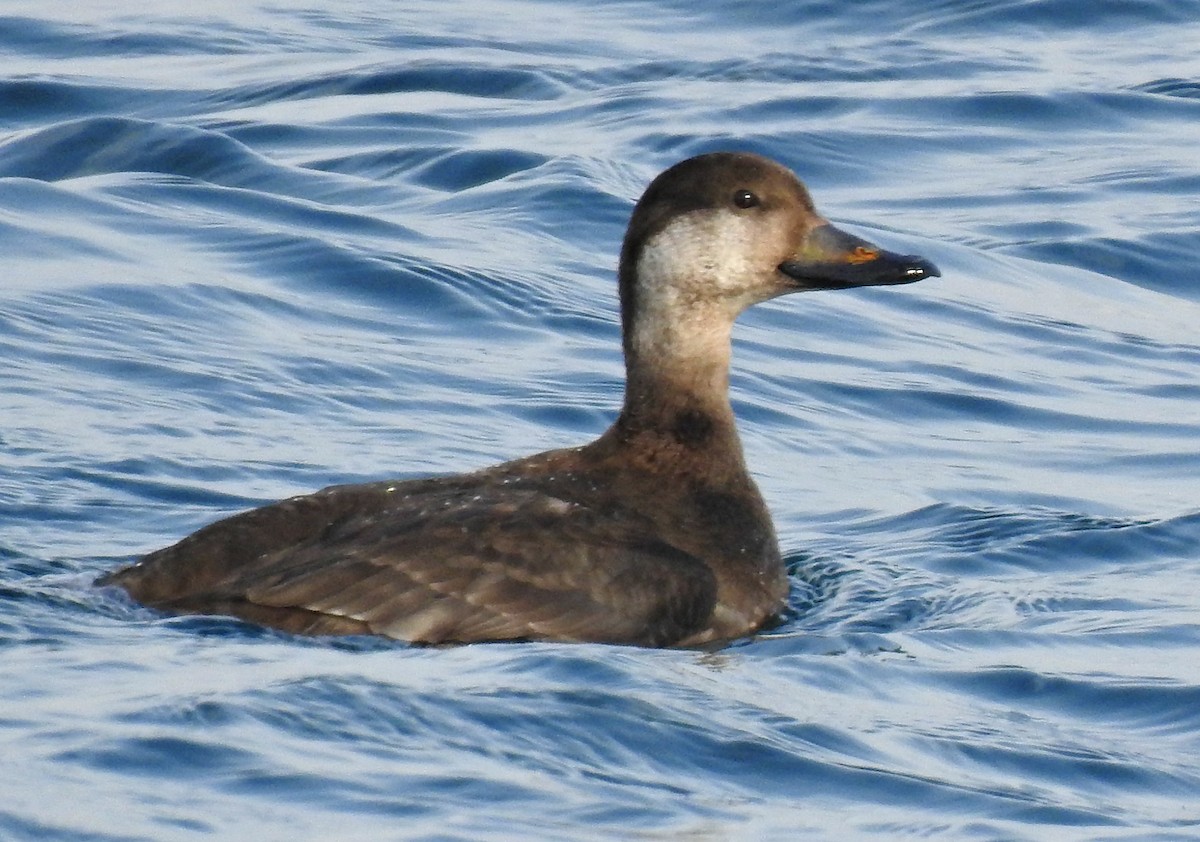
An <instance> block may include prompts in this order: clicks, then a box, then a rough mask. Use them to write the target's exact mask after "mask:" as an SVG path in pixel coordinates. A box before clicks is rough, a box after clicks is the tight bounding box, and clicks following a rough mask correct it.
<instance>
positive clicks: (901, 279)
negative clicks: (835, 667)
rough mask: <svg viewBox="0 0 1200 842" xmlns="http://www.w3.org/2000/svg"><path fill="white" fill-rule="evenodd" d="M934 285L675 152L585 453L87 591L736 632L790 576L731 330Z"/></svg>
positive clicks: (446, 482) (402, 494) (325, 626)
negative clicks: (828, 297) (749, 457)
mask: <svg viewBox="0 0 1200 842" xmlns="http://www.w3.org/2000/svg"><path fill="white" fill-rule="evenodd" d="M936 274H937V270H936V268H934V267H933V266H932V264H930V263H928V262H926V261H923V260H921V259H920V258H916V257H909V256H901V255H895V254H890V253H888V252H884V251H882V250H880V249H877V248H875V247H874V246H871V245H870V244H868V243H865V242H864V241H862V240H859V239H858V238H855V237H852V236H851V235H848V234H845V233H843V232H841V231H838V230H837V229H834V228H832V226H830V225H829V224H828V223H827V222H825V221H824V220H823V219H821V218H820V217H819V216H817V214H816V212H815V211H814V210H813V206H812V202H811V199H809V197H808V193H807V192H806V191H805V189H804V187H803V186H802V185H801V184H800V183H799V182H798V181H797V180H796V179H795V177H794V176H793V175H792V174H791V173H790V172H788V171H787V170H786V169H784V168H783V167H780V166H779V165H778V164H775V163H773V162H771V161H768V160H766V159H763V158H760V157H757V156H753V155H745V154H736V153H716V154H711V155H704V156H700V157H698V158H693V159H689V160H688V161H685V162H683V163H681V164H678V165H676V166H675V167H672V168H671V169H670V170H668V171H666V172H665V173H663V174H662V175H660V176H659V177H658V178H657V179H655V181H654V182H653V183H652V184H651V185H650V187H649V188H648V189H647V191H646V193H645V195H644V196H643V197H642V199H641V201H640V202H639V203H638V205H637V207H636V208H635V210H634V213H633V217H632V219H631V221H630V225H629V231H628V233H627V235H626V239H625V244H624V246H623V248H622V254H621V264H620V287H621V304H622V313H623V328H624V334H625V335H624V348H625V356H626V368H627V375H628V376H627V383H626V394H625V402H624V406H623V408H622V411H621V414H620V416H619V417H618V418H617V420H616V422H615V423H614V424H613V426H612V427H611V428H610V429H609V430H608V431H607V432H606V433H605V434H604V435H603V436H601V437H600V438H599V439H597V440H596V441H595V442H593V443H591V444H589V445H586V446H584V447H580V448H572V449H565V450H557V451H550V452H548V453H543V454H538V455H536V456H531V457H528V458H525V459H519V460H516V461H513V462H508V463H505V464H503V465H499V466H496V467H494V468H490V469H486V470H483V471H479V472H477V473H472V474H464V475H459V476H451V477H439V478H432V479H426V480H414V481H402V482H394V483H388V482H380V483H372V484H366V485H353V486H335V487H332V488H327V489H325V490H323V491H319V492H317V493H315V494H311V495H307V496H302V497H294V498H291V499H289V500H284V501H281V502H279V503H275V504H272V505H269V506H264V507H262V508H259V509H255V510H253V511H249V512H244V513H242V514H239V515H235V516H233V517H230V518H227V519H225V520H222V521H219V522H217V523H214V524H211V525H209V526H207V527H205V528H203V529H201V530H199V531H198V532H196V533H195V534H193V535H191V536H189V537H187V538H184V539H183V540H182V541H180V542H179V543H177V544H175V545H173V546H170V547H167V548H165V549H162V550H159V551H157V552H154V553H151V554H149V555H147V556H146V557H144V558H143V559H142V560H140V561H139V562H138V563H136V564H134V565H132V566H130V567H127V568H124V569H122V570H119V571H117V572H115V573H112V574H109V575H107V576H104V577H102V578H101V579H100V580H99V581H100V584H104V585H119V586H121V587H123V588H124V589H125V590H126V591H128V592H129V594H130V595H131V596H132V597H133V598H134V599H136V600H138V601H139V602H142V603H144V604H146V605H150V606H153V607H156V608H160V609H163V610H166V611H171V612H180V613H211V614H230V615H234V616H238V617H242V618H244V619H247V620H250V621H252V622H257V623H262V624H265V625H269V626H273V627H276V628H280V629H284V630H287V631H291V632H297V633H305V634H380V635H386V636H389V637H394V638H398V639H403V640H410V641H416V642H426V643H442V642H470V641H483V640H529V639H553V640H574V641H585V640H586V641H598V642H607V643H628V644H638V645H644V646H680V645H699V644H706V643H711V642H714V641H717V642H719V641H725V640H729V639H732V638H736V637H739V636H742V635H745V634H747V633H749V632H752V631H754V630H755V629H757V628H759V627H760V626H762V624H763V623H765V622H767V621H768V620H770V619H771V617H772V616H774V615H775V614H776V613H777V612H778V611H779V610H780V609H781V607H782V605H783V603H784V600H785V597H786V593H787V580H786V576H785V572H784V568H783V563H782V561H781V558H780V554H779V549H778V545H777V541H776V538H775V532H774V527H773V526H772V523H771V518H770V515H769V514H768V512H767V509H766V506H765V504H764V503H763V500H762V497H761V495H760V494H759V492H758V489H757V488H756V487H755V485H754V482H753V480H752V479H751V478H750V476H749V473H748V472H747V470H746V466H745V463H744V460H743V457H742V449H741V444H740V442H739V440H738V436H737V430H736V427H735V423H734V417H733V412H732V409H731V408H730V405H729V399H728V376H729V375H728V367H729V336H730V331H731V329H732V325H733V321H734V319H735V318H736V316H737V314H738V313H739V312H741V310H742V309H744V308H745V307H747V306H749V305H751V304H753V303H755V302H757V301H763V300H766V299H768V298H772V297H775V296H777V295H782V294H784V293H787V292H794V291H800V290H806V289H824V288H842V287H847V286H867V285H876V284H895V283H907V282H910V281H915V280H919V279H920V278H923V277H927V276H929V275H936Z"/></svg>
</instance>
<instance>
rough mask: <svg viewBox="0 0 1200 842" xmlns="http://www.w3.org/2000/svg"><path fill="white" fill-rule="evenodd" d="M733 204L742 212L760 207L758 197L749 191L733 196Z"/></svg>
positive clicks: (738, 192) (739, 192)
mask: <svg viewBox="0 0 1200 842" xmlns="http://www.w3.org/2000/svg"><path fill="white" fill-rule="evenodd" d="M733 203H734V204H735V205H737V206H738V207H739V208H741V209H742V210H746V209H747V208H753V207H756V206H757V205H758V197H757V196H755V195H754V194H753V193H751V192H750V191H749V190H739V191H737V192H736V193H734V194H733Z"/></svg>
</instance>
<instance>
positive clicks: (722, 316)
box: [633, 211, 766, 357]
mask: <svg viewBox="0 0 1200 842" xmlns="http://www.w3.org/2000/svg"><path fill="white" fill-rule="evenodd" d="M752 234H753V231H752V229H751V226H750V223H749V221H748V220H747V219H745V218H744V217H742V216H740V215H737V214H732V213H724V212H718V211H706V212H703V213H695V214H687V215H684V216H681V217H679V218H677V219H675V220H674V221H672V222H671V224H670V225H668V226H667V227H666V228H664V229H663V230H661V231H659V232H658V233H657V234H655V235H654V236H653V237H651V238H650V239H649V240H647V241H646V243H645V244H644V245H643V246H642V250H641V254H640V255H639V256H638V264H637V273H638V282H637V283H638V318H637V320H636V322H635V323H634V325H633V342H634V346H635V347H637V348H639V349H640V350H641V351H643V352H650V353H654V354H655V355H656V356H659V357H666V356H672V355H679V354H692V355H699V356H705V355H706V354H708V353H710V352H716V351H718V350H719V349H721V348H724V349H725V350H723V351H719V352H720V353H728V336H729V331H730V328H731V326H732V324H733V321H734V319H736V318H737V315H738V313H740V312H741V311H742V310H743V309H745V308H746V307H748V306H749V305H751V304H754V303H756V302H758V301H761V300H762V299H763V298H764V297H766V296H764V295H763V294H762V292H761V290H760V289H759V287H760V286H761V285H762V284H763V283H764V281H765V280H766V279H763V278H761V277H759V276H758V274H756V272H755V269H754V261H753V260H752V259H751V258H752V256H753V255H752V253H751V249H752V248H753V239H752ZM709 346H711V348H710V347H709Z"/></svg>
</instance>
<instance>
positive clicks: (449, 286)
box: [0, 0, 1200, 840]
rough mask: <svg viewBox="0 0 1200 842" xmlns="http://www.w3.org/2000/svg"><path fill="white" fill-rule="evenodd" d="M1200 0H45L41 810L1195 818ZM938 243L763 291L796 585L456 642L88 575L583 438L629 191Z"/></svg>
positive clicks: (4, 122)
mask: <svg viewBox="0 0 1200 842" xmlns="http://www.w3.org/2000/svg"><path fill="white" fill-rule="evenodd" d="M1196 44H1200V4H1198V3H1196V2H1183V0H1161V1H1160V2H1137V1H1136V0H1135V2H1099V3H1073V2H1067V1H1066V0H1039V1H1038V2H1033V1H1032V0H1028V1H1027V2H1003V1H1002V2H988V3H979V2H975V0H939V1H938V2H933V3H926V4H899V3H885V2H862V3H844V4H836V3H821V2H799V3H792V4H787V5H786V6H781V7H778V8H774V7H771V6H768V5H766V4H743V3H737V2H722V0H712V2H704V0H701V2H699V3H696V2H689V3H669V2H639V3H609V4H590V3H582V2H563V3H549V2H523V1H522V0H513V2H503V0H501V1H500V2H489V3H486V4H485V3H458V4H455V3H425V4H422V3H407V4H391V3H384V2H380V1H379V0H358V2H343V3H327V4H312V5H304V4H298V3H290V2H287V0H283V1H282V2H278V3H265V2H264V3H250V4H233V3H220V4H205V3H182V2H165V3H156V4H143V5H141V6H136V5H134V6H130V5H129V4H124V3H122V4H118V3H114V2H99V1H98V0H97V1H96V2H83V3H70V4H44V3H33V2H28V1H27V0H9V2H6V3H4V4H3V5H2V6H0V256H2V261H3V263H2V265H3V270H2V272H0V359H2V360H3V365H0V674H2V675H3V681H2V682H0V745H2V747H3V757H4V762H3V764H2V766H3V769H2V771H0V838H3V839H5V840H27V839H28V840H35V839H36V840H45V839H87V840H177V839H178V840H188V839H201V838H222V839H256V840H258V839H261V840H273V839H289V840H293V839H397V840H400V839H439V840H441V839H472V840H473V839H492V840H515V839H546V840H559V839H592V838H595V839H600V838H609V839H679V838H683V839H703V840H724V839H731V840H746V839H778V840H786V839H807V838H828V839H845V838H879V839H895V838H924V837H928V838H954V839H1006V840H1008V839H1054V840H1062V839H1080V840H1083V839H1087V840H1093V839H1156V840H1165V839H1194V838H1197V836H1200V760H1198V759H1197V758H1198V757H1200V385H1198V383H1200V327H1198V326H1200V271H1198V269H1197V265H1198V261H1197V255H1198V254H1200V153H1198V152H1197V150H1198V149H1200V51H1198V50H1197V49H1196V46H1195V45H1196ZM718 148H739V149H749V150H754V151H758V152H761V153H764V154H768V155H771V156H773V157H776V158H778V159H780V160H781V161H783V162H785V163H787V164H788V165H789V166H792V167H793V168H795V169H796V170H797V172H798V173H799V174H800V175H801V176H802V177H803V178H804V179H805V180H806V181H807V182H808V184H809V186H810V187H811V189H812V191H813V193H814V195H815V196H816V199H817V202H818V205H819V207H820V208H821V209H822V210H823V212H824V213H825V214H826V215H828V216H830V217H831V218H833V219H835V220H836V221H838V222H839V223H840V224H842V225H844V226H845V227H848V228H851V229H853V230H855V231H857V232H859V233H861V234H863V235H864V236H868V237H870V238H872V239H875V240H876V241H879V242H881V243H883V244H884V245H887V246H889V247H892V248H895V249H899V250H903V251H906V252H916V253H920V254H923V255H926V256H928V257H929V258H930V259H932V260H934V261H935V262H936V263H937V264H938V265H939V266H940V267H941V269H942V271H943V277H942V278H940V279H930V280H926V281H923V282H922V283H920V284H917V285H915V286H911V287H903V288H897V289H870V290H863V291H859V292H841V293H823V294H818V295H810V296H794V297H791V298H787V299H783V300H780V301H777V302H773V303H771V304H769V305H765V306H763V307H760V308H757V309H756V310H754V311H751V312H750V313H747V314H746V316H745V317H744V318H743V319H742V321H741V322H740V324H739V328H738V333H737V337H736V352H735V353H736V359H735V373H734V382H733V387H734V404H735V408H736V410H737V412H738V414H739V417H740V420H741V425H742V432H743V437H744V440H745V444H746V450H747V456H748V459H749V461H750V463H751V465H752V468H753V470H754V472H755V475H756V477H757V478H758V479H759V482H760V484H761V486H762V488H763V492H764V494H765V495H766V497H767V499H768V501H769V503H770V505H771V508H772V510H773V512H774V514H775V517H776V522H777V526H778V529H779V533H780V538H781V542H782V544H783V549H784V552H785V554H786V556H787V560H788V563H789V567H790V570H791V572H792V580H793V590H792V597H791V611H790V613H789V616H788V617H786V618H785V620H784V622H783V623H782V624H781V625H779V626H778V627H777V628H775V629H773V630H771V631H769V632H767V633H764V634H761V635H759V636H758V637H756V638H754V639H752V640H748V641H743V642H740V643H738V644H736V645H734V646H732V647H729V648H728V649H726V650H724V651H721V652H716V653H697V652H680V651H643V650H637V649H627V648H618V647H602V646H568V645H549V644H535V645H494V646H469V647H461V648H451V649H418V648H411V647H407V646H404V645H402V644H396V643H390V642H386V641H374V640H357V639H352V640H340V641H330V640H322V639H302V638H294V637H289V636H287V635H284V634H278V633H274V632H268V631H264V630H261V629H258V628H255V627H252V626H248V625H245V624H241V623H238V622H235V621H232V620H226V619H221V618H183V619H180V618H164V617H162V616H160V615H157V614H155V613H154V612H152V611H148V610H145V609H142V608H139V607H137V606H134V605H132V604H130V603H128V602H127V601H124V600H122V599H121V598H120V597H119V595H117V594H113V593H108V592H103V591H99V590H97V589H95V588H93V587H92V586H91V584H90V583H91V581H92V579H93V578H94V577H95V576H96V575H97V574H99V573H101V572H102V571H105V570H108V569H111V568H112V567H114V566H116V565H119V564H122V563H125V562H128V561H129V560H131V559H132V558H134V557H136V556H137V555H138V554H140V553H142V552H145V551H147V550H150V549H154V548H156V547H159V546H162V545H164V544H166V543H170V542H172V541H174V540H175V539H177V538H179V537H180V536H182V535H184V534H186V533H187V532H189V531H191V530H193V529H195V528H197V527H199V526H201V525H203V524H204V523H207V522H209V521H211V520H214V519H216V518H218V517H220V516H222V515H225V514H228V513H231V512H234V511H238V510H241V509H244V508H246V507H249V506H252V505H255V504H258V503H262V502H266V501H270V500H273V499H277V498H281V497H284V496H288V495H291V494H296V493H300V492H303V491H307V490H312V489H315V488H318V487H321V486H323V485H327V484H330V483H334V482H351V481H359V480H366V479H371V478H382V477H391V476H417V475H422V474H427V473H433V472H447V471H459V470H466V469H469V468H473V467H478V466H480V465H484V464H488V463H490V462H493V461H498V460H501V459H504V458H509V457H512V456H516V455H520V454H523V453H527V452H532V451H535V450H540V449H545V448H549V447H553V446H561V445H567V444H574V443H580V442H582V441H585V440H587V439H588V438H590V437H592V436H594V435H596V434H598V433H599V432H600V431H601V430H602V429H603V428H604V427H605V426H606V424H607V423H608V422H609V421H610V420H611V418H612V417H613V413H614V410H615V407H616V406H617V404H618V403H619V400H620V396H621V374H622V369H621V360H620V353H619V343H618V329H617V314H616V296H615V284H614V281H613V270H614V264H615V260H616V253H617V249H618V247H619V242H620V237H621V234H622V232H623V228H624V224H625V221H626V218H627V216H628V213H629V210H630V208H631V207H632V202H633V201H634V199H635V198H636V197H637V195H638V194H639V193H640V191H641V190H642V188H643V187H644V186H645V184H646V183H647V182H648V181H649V179H650V178H651V177H653V175H654V174H656V173H657V172H658V171H659V170H661V169H663V168H664V167H666V166H668V165H669V164H671V163H674V162H675V161H677V160H679V159H681V158H683V157H686V156H688V155H691V154H695V153H698V152H702V151H706V150H710V149H718Z"/></svg>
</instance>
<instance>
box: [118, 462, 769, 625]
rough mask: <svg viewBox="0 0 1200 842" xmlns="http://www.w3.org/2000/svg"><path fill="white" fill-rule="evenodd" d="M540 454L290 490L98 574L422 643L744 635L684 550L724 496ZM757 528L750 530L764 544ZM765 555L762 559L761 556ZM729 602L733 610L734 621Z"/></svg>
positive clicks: (156, 594) (164, 603)
mask: <svg viewBox="0 0 1200 842" xmlns="http://www.w3.org/2000/svg"><path fill="white" fill-rule="evenodd" d="M569 453H570V454H571V455H570V458H571V459H577V458H578V457H577V455H576V454H578V453H579V451H572V452H569ZM555 456H556V455H555V454H549V455H543V456H539V457H533V458H532V459H529V460H521V461H520V462H517V463H510V464H509V465H505V466H500V467H499V468H497V469H493V470H491V471H486V472H482V473H478V474H468V475H464V476H456V477H445V478H434V479H429V480H419V481H407V482H397V483H387V482H382V483H372V484H367V485H352V486H334V487H332V488H327V489H325V490H323V491H320V492H317V493H315V494H311V495H307V496H302V497H294V498H291V499H288V500H284V501H281V502H279V503H275V504H273V505H269V506H265V507H263V508H260V509H255V510H252V511H249V512H244V513H242V514H239V515H235V516H233V517H230V518H227V519H225V520H222V521H219V522H217V523H214V524H212V525H210V526H207V527H205V528H203V529H201V530H199V531H198V532H196V533H194V534H193V535H191V536H189V537H187V538H185V539H183V540H182V541H180V542H179V543H177V544H175V545H173V546H170V547H167V548H165V549H163V550H159V551H157V552H155V553H151V554H150V555H148V556H146V557H145V558H143V559H142V560H141V561H140V562H139V563H137V564H136V565H133V566H132V567H129V568H126V569H125V570H122V571H119V572H117V573H115V574H113V575H112V576H109V577H107V578H106V579H105V580H103V581H102V584H116V585H120V586H122V587H124V588H125V589H126V590H127V591H128V592H129V593H130V594H131V595H132V596H133V597H134V598H135V599H137V600H138V601H139V602H142V603H145V604H147V605H151V606H155V607H158V608H163V609H167V610H171V611H176V612H184V613H206V614H209V613H222V614H230V615H233V616H238V617H242V618H243V619H247V620H250V621H253V622H258V623H263V624H266V625H270V626H273V627H276V628H282V629H285V630H287V631H292V632H300V633H310V634H356V633H358V634H380V635H386V636H388V637H394V638H398V639H403V640H409V641H415V642H425V643H440V642H470V641H482V640H527V639H541V638H549V639H558V640H587V641H597V642H609V643H630V644H638V645H647V646H663V645H671V644H678V643H681V642H705V641H708V640H713V639H725V638H728V637H735V636H737V635H739V634H743V633H745V631H746V629H745V628H740V627H738V628H733V627H729V628H726V626H729V625H730V623H729V617H730V612H729V610H728V609H725V610H723V609H722V608H721V606H720V605H719V601H720V599H721V596H722V595H723V592H724V591H726V590H728V588H727V587H722V583H721V581H720V579H722V578H724V577H722V576H721V575H719V572H720V571H719V570H715V569H714V559H713V558H711V557H709V558H706V557H705V552H706V550H704V549H698V548H703V547H710V548H711V545H712V544H713V538H712V535H711V534H705V533H713V532H714V529H713V525H712V520H713V518H714V517H715V518H717V519H718V520H724V521H725V522H726V523H727V524H728V525H730V526H733V527H734V528H739V529H740V528H744V526H745V524H744V523H743V524H738V523H737V518H738V517H739V515H738V513H737V512H736V511H733V510H730V511H728V512H725V513H724V517H722V513H721V512H717V511H715V510H714V511H710V512H705V511H704V510H703V507H704V506H705V505H708V506H710V507H711V506H712V505H718V506H719V505H722V504H721V503H720V502H719V501H716V502H714V501H713V500H709V501H708V502H707V503H706V502H705V501H704V499H700V500H699V502H698V503H697V504H688V503H683V504H682V505H684V506H689V505H690V506H691V507H692V508H693V509H695V510H694V511H689V512H681V511H674V512H671V511H670V510H671V509H678V508H679V506H680V503H677V502H673V500H674V499H675V498H677V497H679V495H678V494H673V493H671V492H669V491H668V490H667V489H664V488H662V487H659V486H656V485H655V484H654V483H653V482H650V481H649V479H650V478H642V479H637V480H634V479H631V478H630V477H627V476H621V475H616V474H613V473H612V472H611V471H607V470H605V469H604V468H592V469H590V470H570V469H568V468H567V466H566V465H564V464H558V465H556V464H555ZM558 461H559V462H561V461H562V458H561V457H560V458H559V459H558ZM638 488H640V489H642V490H641V491H640V492H639V491H637V490H630V489H638ZM684 496H686V495H684ZM710 496H711V495H710ZM728 504H729V501H728V500H726V501H725V503H724V505H728ZM751 508H752V509H755V510H756V511H757V510H758V509H759V508H761V504H760V503H759V502H758V501H756V500H755V501H751ZM762 514H763V517H764V518H765V508H764V509H762ZM740 517H741V518H742V519H743V520H744V519H745V514H744V513H742V514H741V515H740ZM705 522H707V523H709V525H708V526H704V525H703V524H704V523H705ZM766 525H767V529H768V534H766V535H760V536H752V537H753V540H754V541H755V542H757V543H758V544H759V545H763V546H767V547H768V555H770V554H771V553H774V552H776V551H775V550H774V535H773V533H770V529H769V525H770V522H769V519H766ZM664 526H665V528H664ZM752 528H754V529H759V527H758V526H756V525H755V526H753V527H752ZM726 543H728V541H726ZM745 543H746V542H745V541H744V540H743V541H741V544H745ZM740 546H741V545H740V544H739V547H740ZM713 549H716V548H712V549H710V550H709V552H711V551H712V550H713ZM717 551H718V552H719V550H717ZM739 551H740V550H739V549H734V550H733V552H734V553H735V554H736V553H738V552H739ZM758 551H761V548H760V549H759V550H758ZM766 561H767V562H768V564H774V565H778V560H777V556H776V557H775V558H774V559H767V560H766ZM774 589H775V590H778V586H776V587H775V588H774ZM768 599H770V600H774V601H776V602H777V601H778V597H777V596H772V597H768ZM777 607H778V606H777V605H774V604H772V605H764V606H762V609H761V612H758V611H757V609H755V611H756V612H757V613H763V614H769V613H773V612H774V611H775V610H776V608H777ZM745 613H746V612H745V610H744V609H743V608H740V607H739V608H737V609H736V610H734V612H733V614H734V615H736V618H735V619H734V625H742V624H744V623H745V621H744V620H742V619H740V618H741V616H742V615H743V614H745ZM755 619H756V623H755V624H757V621H761V617H757V618H755Z"/></svg>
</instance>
